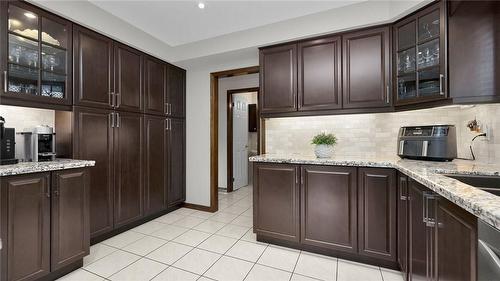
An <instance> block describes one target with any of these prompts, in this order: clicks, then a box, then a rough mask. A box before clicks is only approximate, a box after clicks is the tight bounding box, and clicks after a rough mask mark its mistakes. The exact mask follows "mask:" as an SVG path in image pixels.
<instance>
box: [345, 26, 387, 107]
mask: <svg viewBox="0 0 500 281" xmlns="http://www.w3.org/2000/svg"><path fill="white" fill-rule="evenodd" d="M389 35H390V33H389V27H379V28H373V29H367V30H363V31H357V32H353V33H348V34H346V35H344V36H343V38H342V42H343V65H344V71H343V95H344V100H343V105H344V108H370V107H386V106H390V94H389V92H390V87H389V85H390V40H389Z"/></svg>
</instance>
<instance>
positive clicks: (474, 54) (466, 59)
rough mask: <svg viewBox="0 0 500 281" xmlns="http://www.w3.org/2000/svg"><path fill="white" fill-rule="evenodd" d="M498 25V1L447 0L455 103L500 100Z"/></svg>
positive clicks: (499, 17) (452, 90)
mask: <svg viewBox="0 0 500 281" xmlns="http://www.w3.org/2000/svg"><path fill="white" fill-rule="evenodd" d="M499 26H500V2H498V1H449V2H448V40H449V47H448V48H449V67H450V69H449V71H450V72H449V77H450V78H449V80H450V96H451V97H452V98H453V102H454V103H476V102H500V84H499V83H498V70H499V69H500V56H498V52H497V51H498V49H499V46H500V31H499V29H498V27H499ZM464 66H465V67H464Z"/></svg>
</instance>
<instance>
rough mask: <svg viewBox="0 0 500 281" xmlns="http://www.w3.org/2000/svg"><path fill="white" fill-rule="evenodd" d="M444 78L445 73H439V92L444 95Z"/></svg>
mask: <svg viewBox="0 0 500 281" xmlns="http://www.w3.org/2000/svg"><path fill="white" fill-rule="evenodd" d="M443 79H444V75H443V74H439V94H440V95H441V96H444V91H443Z"/></svg>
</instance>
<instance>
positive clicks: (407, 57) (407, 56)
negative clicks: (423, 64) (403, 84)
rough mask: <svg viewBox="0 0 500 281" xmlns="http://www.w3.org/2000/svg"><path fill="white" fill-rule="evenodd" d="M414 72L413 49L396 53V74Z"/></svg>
mask: <svg viewBox="0 0 500 281" xmlns="http://www.w3.org/2000/svg"><path fill="white" fill-rule="evenodd" d="M413 71H415V48H411V49H409V50H405V51H402V52H399V53H398V74H403V73H408V72H413Z"/></svg>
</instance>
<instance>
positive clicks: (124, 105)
mask: <svg viewBox="0 0 500 281" xmlns="http://www.w3.org/2000/svg"><path fill="white" fill-rule="evenodd" d="M114 45H115V51H114V55H115V60H114V65H115V69H114V71H115V93H114V94H115V107H116V108H117V109H122V110H127V111H136V112H140V111H142V103H143V101H142V93H143V87H142V78H143V76H142V73H143V55H142V53H141V52H139V51H137V50H136V49H133V48H130V47H128V46H126V45H123V44H120V43H116V42H115V44H114Z"/></svg>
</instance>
